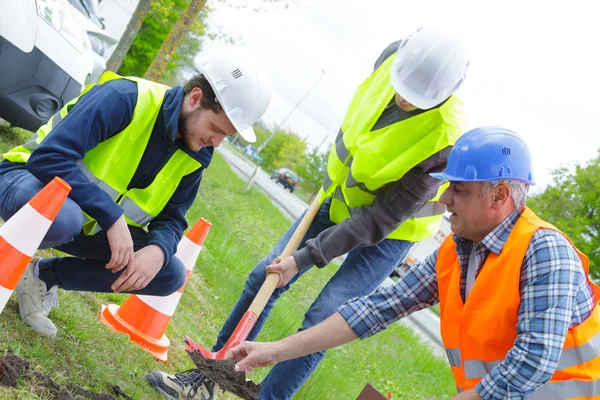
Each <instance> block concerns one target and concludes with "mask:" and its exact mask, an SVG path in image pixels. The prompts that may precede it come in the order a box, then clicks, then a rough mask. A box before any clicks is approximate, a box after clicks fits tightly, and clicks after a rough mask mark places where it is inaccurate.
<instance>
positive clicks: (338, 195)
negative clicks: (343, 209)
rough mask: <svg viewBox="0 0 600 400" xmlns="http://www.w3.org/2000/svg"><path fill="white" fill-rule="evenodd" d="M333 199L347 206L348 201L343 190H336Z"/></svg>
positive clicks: (338, 188)
mask: <svg viewBox="0 0 600 400" xmlns="http://www.w3.org/2000/svg"><path fill="white" fill-rule="evenodd" d="M333 197H335V198H336V199H338V200H339V201H341V202H343V203H344V204H346V200H345V199H344V195H343V194H342V189H341V188H340V187H339V186H338V187H336V188H335V194H334V195H333Z"/></svg>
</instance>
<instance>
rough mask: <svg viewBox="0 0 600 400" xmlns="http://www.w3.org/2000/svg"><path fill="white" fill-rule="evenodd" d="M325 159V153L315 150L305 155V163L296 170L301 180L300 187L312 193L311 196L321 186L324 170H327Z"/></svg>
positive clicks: (326, 155)
mask: <svg viewBox="0 0 600 400" xmlns="http://www.w3.org/2000/svg"><path fill="white" fill-rule="evenodd" d="M327 158H328V154H327V153H323V152H319V149H317V148H315V149H313V150H312V151H310V152H307V153H306V157H305V162H304V163H303V164H302V165H300V166H299V168H298V175H300V178H301V179H302V185H303V186H304V187H305V188H306V191H307V192H312V193H313V196H314V195H315V194H316V193H317V191H318V190H319V189H320V188H321V185H322V184H323V176H324V175H325V168H327ZM311 198H312V196H311Z"/></svg>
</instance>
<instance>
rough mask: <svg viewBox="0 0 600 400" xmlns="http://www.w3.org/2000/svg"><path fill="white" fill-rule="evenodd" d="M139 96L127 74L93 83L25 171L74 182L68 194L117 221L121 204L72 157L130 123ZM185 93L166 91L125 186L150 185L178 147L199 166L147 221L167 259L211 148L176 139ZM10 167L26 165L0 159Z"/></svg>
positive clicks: (105, 219) (101, 217)
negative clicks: (190, 145) (191, 147)
mask: <svg viewBox="0 0 600 400" xmlns="http://www.w3.org/2000/svg"><path fill="white" fill-rule="evenodd" d="M137 95H138V92H137V85H136V84H135V83H134V82H132V81H129V80H125V79H119V80H114V81H109V82H107V83H105V84H102V85H98V86H94V87H93V88H92V89H91V90H90V91H89V92H88V93H87V94H86V95H85V96H83V97H82V98H81V99H79V101H78V102H77V103H76V104H75V106H74V107H73V109H72V110H71V111H70V112H69V113H68V114H67V116H66V117H65V118H64V119H63V120H62V121H61V122H60V123H59V124H58V125H57V126H56V127H55V128H54V129H53V130H52V133H51V134H50V135H48V136H47V137H46V138H45V139H44V140H43V141H42V143H41V144H40V145H39V146H38V147H37V148H36V149H35V151H34V152H33V153H32V155H31V157H30V158H29V161H28V162H27V164H26V167H27V170H28V171H29V172H31V173H32V174H33V175H34V176H35V177H36V178H37V179H39V180H40V181H41V182H42V183H44V184H46V183H48V182H50V181H51V180H52V179H53V178H54V177H55V176H59V177H60V178H62V179H64V180H65V181H67V182H68V183H69V185H71V187H72V190H71V193H70V194H69V197H70V198H71V199H73V200H74V201H75V202H76V203H77V204H79V206H80V207H81V209H82V210H83V211H85V212H86V213H87V214H89V215H90V216H92V217H93V218H94V219H95V220H96V221H98V224H99V225H100V227H101V228H102V229H104V230H107V229H108V228H110V227H111V226H112V225H113V224H114V223H115V221H116V220H117V219H118V218H119V217H120V216H121V215H122V214H123V209H122V208H121V207H120V206H119V205H117V204H115V203H114V201H113V200H112V199H111V198H110V197H109V196H108V195H107V194H106V193H105V192H104V191H102V190H101V189H100V188H98V186H96V185H95V184H93V183H91V182H90V181H89V180H88V179H87V178H86V177H85V176H84V175H83V173H82V172H81V171H80V170H79V168H78V167H77V165H76V162H77V160H81V159H83V157H84V156H85V154H86V152H87V151H88V150H90V149H92V148H94V147H95V146H96V145H98V144H99V143H100V142H102V141H104V140H106V139H108V138H109V137H111V136H113V135H117V134H118V133H119V132H121V131H122V130H123V129H124V128H125V127H127V125H129V123H130V122H131V120H132V116H133V110H134V109H135V105H136V102H137ZM184 95H185V94H184V91H183V88H182V87H181V86H175V87H173V88H172V89H169V90H168V91H167V92H166V94H165V98H164V101H163V105H162V107H161V110H160V112H159V114H158V117H157V120H156V123H155V124H154V129H153V130H152V135H151V137H150V141H149V142H148V146H147V147H146V150H145V152H144V154H143V156H142V159H141V161H140V164H139V166H138V168H137V170H136V171H135V174H134V175H133V178H132V179H131V182H130V183H129V186H128V188H129V189H133V188H140V189H143V188H145V187H148V186H149V185H150V183H151V182H152V181H153V180H154V178H155V177H156V175H157V173H158V172H159V171H160V170H161V168H162V167H163V166H164V165H165V164H166V162H167V161H168V160H169V158H170V157H171V156H172V155H173V154H174V153H175V151H176V150H177V149H181V150H183V151H185V152H186V153H187V154H189V155H190V156H191V157H193V158H194V159H196V160H198V161H199V162H200V163H201V164H202V166H203V167H202V168H200V169H199V170H197V171H195V172H194V173H192V174H189V175H187V176H185V177H184V178H183V179H182V181H181V182H180V184H179V186H178V187H177V190H176V191H175V193H174V194H173V196H172V197H171V199H170V200H169V202H168V203H167V205H166V206H165V208H164V209H163V210H162V211H161V213H160V214H159V215H158V216H156V218H154V219H153V220H152V222H151V223H150V225H149V226H148V232H149V233H148V235H149V236H148V244H156V245H158V246H159V247H160V248H161V249H162V250H163V251H164V253H165V264H166V263H167V262H168V261H169V259H170V258H171V257H172V256H173V254H174V253H175V251H176V249H177V244H178V243H179V240H180V239H181V236H182V235H183V232H184V231H185V229H186V228H187V221H186V218H185V213H186V212H187V210H188V209H189V207H190V206H191V205H192V203H193V202H194V199H195V198H196V194H197V193H198V188H199V186H200V180H201V179H202V173H203V171H204V169H205V168H207V167H208V165H209V164H210V161H211V159H212V154H213V150H214V149H213V148H212V147H205V148H203V149H201V150H200V151H197V152H193V151H191V150H189V149H188V148H187V147H186V146H185V144H184V142H183V141H182V140H181V139H176V136H177V132H178V131H177V125H178V122H179V114H180V110H181V105H182V103H183V98H184ZM14 168H25V165H24V164H17V163H11V162H8V161H4V162H2V163H1V164H0V173H1V172H5V171H6V170H7V169H14Z"/></svg>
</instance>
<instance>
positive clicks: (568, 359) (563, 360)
mask: <svg viewBox="0 0 600 400" xmlns="http://www.w3.org/2000/svg"><path fill="white" fill-rule="evenodd" d="M596 357H600V333H597V334H596V336H594V337H593V338H592V339H591V340H590V341H589V342H587V343H586V344H582V345H581V346H577V347H571V348H568V349H563V351H562V353H561V354H560V358H559V360H558V366H557V367H556V369H557V370H561V369H567V368H570V367H573V366H575V365H578V364H583V363H585V362H588V361H590V360H593V359H594V358H596Z"/></svg>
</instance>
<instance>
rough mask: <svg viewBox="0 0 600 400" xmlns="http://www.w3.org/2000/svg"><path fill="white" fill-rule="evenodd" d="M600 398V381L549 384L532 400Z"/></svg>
mask: <svg viewBox="0 0 600 400" xmlns="http://www.w3.org/2000/svg"><path fill="white" fill-rule="evenodd" d="M594 396H600V379H596V380H595V381H578V380H574V379H572V380H568V381H559V382H548V383H546V384H545V385H543V386H542V387H540V388H539V389H538V390H536V391H535V392H534V393H533V396H531V397H530V398H529V399H530V400H552V399H575V398H577V399H578V398H586V399H587V398H592V397H594Z"/></svg>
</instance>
